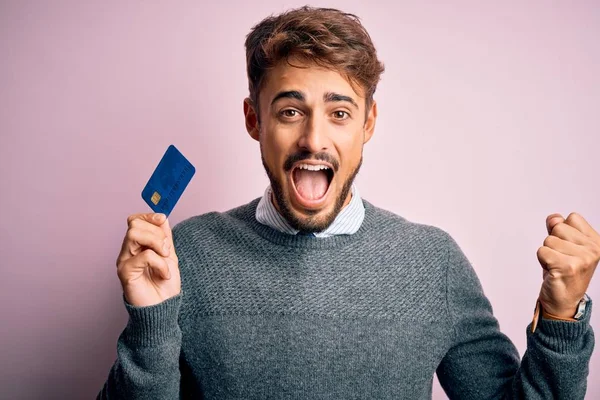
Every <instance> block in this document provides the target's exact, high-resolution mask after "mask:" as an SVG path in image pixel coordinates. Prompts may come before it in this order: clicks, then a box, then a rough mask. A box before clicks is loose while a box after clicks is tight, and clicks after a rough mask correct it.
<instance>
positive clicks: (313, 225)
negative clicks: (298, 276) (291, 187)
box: [261, 149, 362, 233]
mask: <svg viewBox="0 0 600 400" xmlns="http://www.w3.org/2000/svg"><path fill="white" fill-rule="evenodd" d="M311 158H312V159H317V160H319V159H320V160H325V161H335V162H332V164H333V165H334V166H338V165H339V163H337V160H331V157H330V156H329V155H328V154H322V153H319V154H316V155H315V156H314V157H311V154H310V153H306V152H305V153H298V154H294V155H291V156H289V157H288V159H287V160H286V162H285V164H284V165H285V167H284V170H286V171H287V172H289V170H291V166H292V165H293V164H294V163H295V162H298V161H302V160H308V159H311ZM261 159H262V164H263V167H264V168H265V171H266V172H267V176H268V177H269V181H270V182H271V189H272V191H273V195H274V196H275V199H274V200H275V201H276V203H277V205H278V206H279V211H280V212H281V215H282V216H283V217H284V218H285V219H286V221H287V222H288V223H289V224H290V226H291V227H292V228H294V229H296V230H298V231H300V232H304V233H314V232H322V231H324V230H325V229H327V228H328V227H329V226H330V225H331V224H332V223H333V221H334V220H335V218H336V217H337V216H338V214H339V213H340V211H341V210H342V208H343V207H344V202H345V201H346V198H347V197H348V193H350V189H352V183H354V179H355V178H356V175H357V174H358V171H359V170H360V167H361V165H362V154H361V156H360V161H359V162H358V165H357V166H356V168H355V169H354V171H352V173H351V174H350V176H348V178H347V179H346V181H345V182H344V184H343V186H342V190H341V192H340V194H339V195H338V197H337V198H336V200H335V204H334V207H333V210H331V212H329V213H328V214H326V215H325V216H322V217H318V216H317V215H314V214H317V213H318V211H316V210H314V211H313V210H308V213H309V214H313V215H309V216H307V217H303V218H300V217H298V216H297V215H296V214H295V213H294V211H293V210H292V205H291V204H290V202H289V201H288V199H287V197H286V196H285V192H284V190H283V185H282V183H281V181H279V180H278V179H277V178H276V177H275V175H274V174H273V172H272V171H271V170H270V169H269V167H268V165H267V163H266V162H265V158H264V157H263V155H262V149H261ZM335 172H336V173H337V168H335ZM329 184H331V182H330V183H329Z"/></svg>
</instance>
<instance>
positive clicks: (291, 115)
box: [279, 108, 299, 118]
mask: <svg viewBox="0 0 600 400" xmlns="http://www.w3.org/2000/svg"><path fill="white" fill-rule="evenodd" d="M279 114H280V115H281V116H283V117H286V118H294V117H297V116H298V115H299V112H298V110H294V109H292V108H288V109H285V110H282V111H280V112H279Z"/></svg>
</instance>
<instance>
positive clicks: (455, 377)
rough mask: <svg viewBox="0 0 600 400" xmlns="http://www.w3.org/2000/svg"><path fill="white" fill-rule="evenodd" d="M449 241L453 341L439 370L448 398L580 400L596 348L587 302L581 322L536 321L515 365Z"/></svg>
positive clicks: (505, 340)
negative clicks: (533, 331) (521, 355)
mask: <svg viewBox="0 0 600 400" xmlns="http://www.w3.org/2000/svg"><path fill="white" fill-rule="evenodd" d="M448 238H449V240H448V242H449V245H448V266H447V306H448V313H449V315H450V319H451V321H452V324H453V334H454V340H453V344H452V346H451V348H450V349H449V350H448V352H447V353H446V355H445V356H444V358H443V359H442V362H441V363H440V365H439V366H438V369H437V375H438V379H439V381H440V384H441V386H442V387H443V388H444V390H445V392H446V394H447V395H448V396H449V397H450V398H451V399H502V398H508V399H583V398H584V396H585V392H586V388H587V375H588V368H589V361H590V358H591V354H592V350H593V346H594V334H593V331H592V328H591V326H590V324H589V319H590V315H591V302H590V303H588V308H587V309H586V315H585V317H584V318H583V319H582V320H580V321H576V322H567V321H554V320H548V319H544V318H540V321H539V324H538V328H537V329H536V331H535V333H531V326H528V327H527V350H526V352H525V354H524V356H523V359H522V360H521V361H520V363H519V355H518V352H517V350H516V348H515V346H514V345H513V343H512V342H511V341H510V340H509V339H508V337H506V336H505V335H504V334H502V333H501V332H500V329H499V325H498V322H497V320H496V318H495V317H494V316H493V313H492V307H491V304H490V302H489V301H488V299H487V298H486V297H485V295H484V293H483V289H482V287H481V284H480V282H479V279H478V278H477V275H476V274H475V271H474V270H473V268H472V266H471V264H470V263H469V261H468V260H467V258H466V256H465V255H464V254H463V252H462V251H461V249H460V248H459V246H458V245H457V244H456V242H455V241H454V240H453V239H452V238H451V237H450V236H448Z"/></svg>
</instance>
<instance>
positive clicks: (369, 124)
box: [363, 100, 377, 144]
mask: <svg viewBox="0 0 600 400" xmlns="http://www.w3.org/2000/svg"><path fill="white" fill-rule="evenodd" d="M376 121H377V102H376V101H375V100H373V103H372V104H371V109H370V110H369V113H368V114H367V120H366V121H365V128H364V129H365V137H364V142H363V144H365V143H367V142H368V141H369V140H371V137H372V136H373V133H374V132H375V122H376Z"/></svg>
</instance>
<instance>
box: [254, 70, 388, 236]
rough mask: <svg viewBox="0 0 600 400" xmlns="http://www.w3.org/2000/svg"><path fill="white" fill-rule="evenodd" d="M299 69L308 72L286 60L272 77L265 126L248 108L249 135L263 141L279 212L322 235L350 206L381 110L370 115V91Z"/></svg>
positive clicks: (264, 96) (262, 100) (264, 101)
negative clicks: (367, 93) (364, 151)
mask: <svg viewBox="0 0 600 400" xmlns="http://www.w3.org/2000/svg"><path fill="white" fill-rule="evenodd" d="M291 63H292V64H294V65H296V66H299V65H301V66H303V68H298V67H293V66H291V65H289V64H288V63H286V62H285V61H283V62H281V63H279V64H278V65H277V66H276V67H275V68H274V69H273V70H271V71H269V73H268V76H267V77H266V78H265V82H264V85H263V88H262V90H261V92H260V95H259V99H258V101H259V110H260V119H258V118H257V116H256V114H255V110H254V108H253V107H252V106H251V102H250V100H249V99H246V100H245V101H244V113H245V116H246V128H247V129H248V132H249V133H250V136H252V137H253V138H254V139H256V140H258V141H259V142H260V149H261V156H262V161H263V165H264V167H265V170H266V171H267V175H268V177H269V180H270V181H271V187H272V189H273V194H274V199H272V201H273V202H274V204H275V207H276V208H277V209H278V210H279V212H280V213H281V214H282V215H283V216H284V217H285V218H286V219H287V220H288V222H289V223H290V225H291V226H293V227H294V228H296V229H298V230H300V231H305V232H320V231H323V230H325V229H326V228H327V227H328V226H329V225H330V224H331V223H332V222H333V220H334V219H335V217H336V216H337V215H338V214H339V212H340V210H341V209H342V208H343V207H344V206H345V205H347V204H348V203H349V202H350V199H351V193H350V190H351V187H352V182H353V180H354V177H355V176H356V174H357V173H358V170H359V168H360V165H361V163H362V149H363V145H364V143H366V142H367V141H368V140H369V139H370V138H371V136H372V134H373V130H374V127H375V119H376V117H377V107H376V104H375V103H373V105H372V106H371V107H370V110H369V112H368V113H366V112H365V107H366V104H365V98H364V95H363V93H362V90H360V89H358V87H357V90H359V91H360V92H361V93H357V92H355V91H354V89H353V87H352V85H350V83H349V82H348V81H347V80H346V79H345V78H344V77H343V76H342V75H340V74H339V73H338V72H335V71H332V70H328V69H325V68H321V67H318V66H316V65H314V64H301V63H299V62H298V61H296V60H291ZM355 86H358V85H355ZM365 116H366V118H365ZM258 120H260V123H259V122H258Z"/></svg>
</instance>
